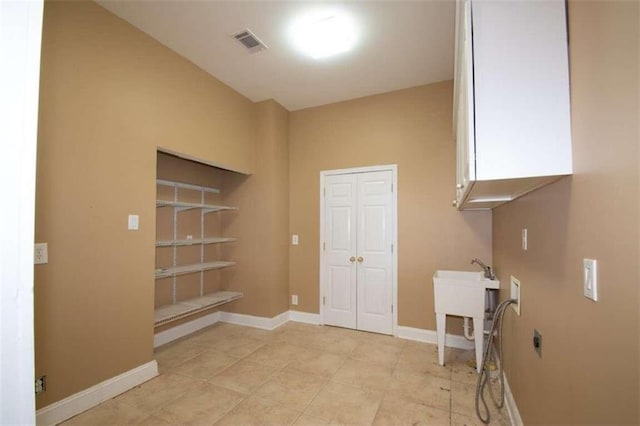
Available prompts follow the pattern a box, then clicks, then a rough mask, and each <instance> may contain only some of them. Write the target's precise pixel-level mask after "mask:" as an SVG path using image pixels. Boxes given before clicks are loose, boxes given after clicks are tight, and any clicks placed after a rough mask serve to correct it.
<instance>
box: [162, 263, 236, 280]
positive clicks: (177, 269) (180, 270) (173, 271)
mask: <svg viewBox="0 0 640 426" xmlns="http://www.w3.org/2000/svg"><path fill="white" fill-rule="evenodd" d="M235 264H236V262H226V261H222V260H218V261H215V262H203V263H195V264H193V265H183V266H174V267H172V268H158V269H156V279H158V278H167V277H175V276H176V275H184V274H191V273H193V272H200V271H208V270H210V269H221V268H227V267H229V266H233V265H235Z"/></svg>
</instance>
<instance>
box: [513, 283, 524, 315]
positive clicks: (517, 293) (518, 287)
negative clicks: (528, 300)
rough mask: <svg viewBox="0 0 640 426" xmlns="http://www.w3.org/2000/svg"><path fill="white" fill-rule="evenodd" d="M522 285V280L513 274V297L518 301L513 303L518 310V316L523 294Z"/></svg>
mask: <svg viewBox="0 0 640 426" xmlns="http://www.w3.org/2000/svg"><path fill="white" fill-rule="evenodd" d="M521 290H522V287H521V285H520V280H518V279H517V278H516V277H514V276H513V275H512V276H511V298H512V299H515V300H516V303H514V304H512V305H511V306H513V309H514V310H515V311H516V313H517V314H518V316H520V298H521V296H522V293H521Z"/></svg>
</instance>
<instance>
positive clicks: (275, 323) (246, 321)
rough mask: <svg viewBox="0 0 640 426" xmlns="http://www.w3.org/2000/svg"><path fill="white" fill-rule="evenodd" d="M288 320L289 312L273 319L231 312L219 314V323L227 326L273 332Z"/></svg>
mask: <svg viewBox="0 0 640 426" xmlns="http://www.w3.org/2000/svg"><path fill="white" fill-rule="evenodd" d="M288 320H289V311H285V312H283V313H281V314H278V315H276V316H275V317H273V318H266V317H256V316H253V315H246V314H236V313H233V312H220V321H222V322H228V323H229V324H237V325H246V326H249V327H255V328H262V329H264V330H273V329H275V328H278V327H280V326H281V325H282V324H284V323H286V322H287V321H288Z"/></svg>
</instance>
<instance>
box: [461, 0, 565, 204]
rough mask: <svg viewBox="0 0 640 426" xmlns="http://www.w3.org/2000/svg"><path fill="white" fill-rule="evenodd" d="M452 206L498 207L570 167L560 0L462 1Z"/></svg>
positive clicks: (562, 18)
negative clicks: (454, 184)
mask: <svg viewBox="0 0 640 426" xmlns="http://www.w3.org/2000/svg"><path fill="white" fill-rule="evenodd" d="M455 48H456V56H455V57H456V62H455V71H454V111H453V118H454V131H455V134H456V143H457V156H458V163H457V189H456V201H455V204H456V205H457V206H458V208H461V209H479V208H493V207H495V206H497V205H499V204H502V203H505V202H508V201H511V200H513V199H515V198H517V197H519V196H521V195H524V194H525V193H527V192H529V191H532V190H534V189H536V188H539V187H540V186H543V185H546V184H548V183H550V182H553V181H554V180H557V179H559V178H560V177H562V176H566V175H569V174H571V173H572V165H571V121H570V99H569V65H568V48H567V26H566V10H565V2H564V1H563V0H545V1H519V0H500V1H496V0H459V1H458V2H457V11H456V46H455Z"/></svg>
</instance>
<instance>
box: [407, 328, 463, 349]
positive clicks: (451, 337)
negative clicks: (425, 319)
mask: <svg viewBox="0 0 640 426" xmlns="http://www.w3.org/2000/svg"><path fill="white" fill-rule="evenodd" d="M398 329H399V330H398V337H400V338H402V339H408V340H415V341H416V342H422V343H432V344H434V345H437V344H438V335H437V333H436V332H435V331H433V330H425V329H423V328H414V327H405V326H400V327H398ZM445 346H448V347H450V348H458V349H465V350H468V349H473V348H474V347H475V346H474V343H473V342H471V341H469V340H467V339H465V338H464V336H458V335H456V334H447V335H446V336H445Z"/></svg>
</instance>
